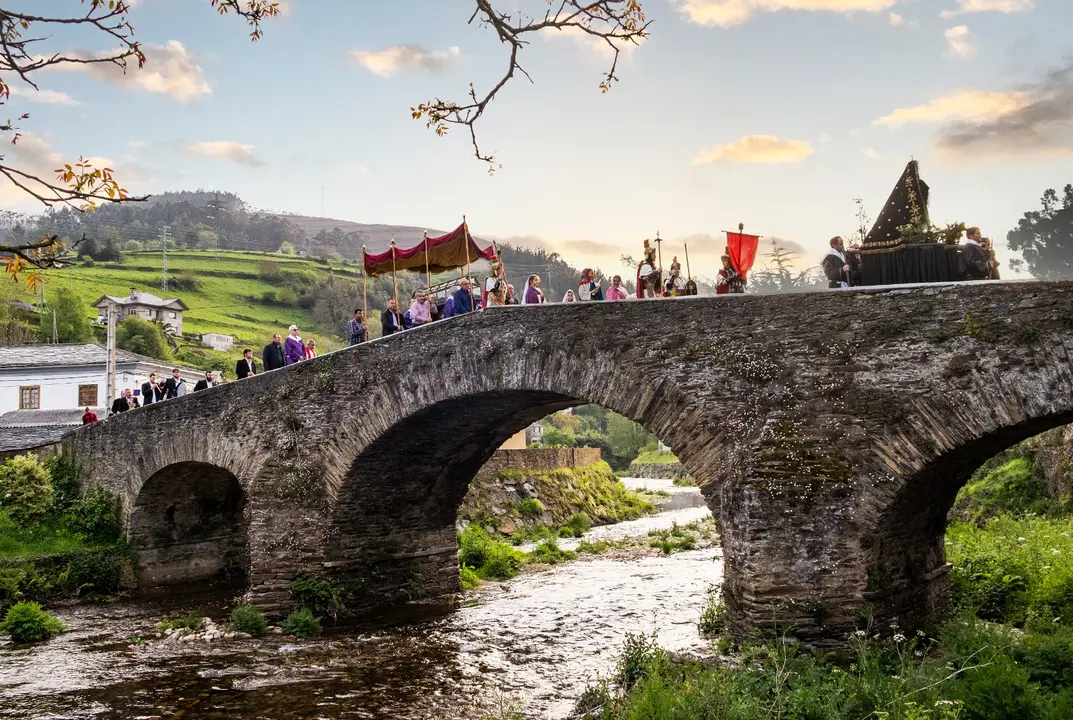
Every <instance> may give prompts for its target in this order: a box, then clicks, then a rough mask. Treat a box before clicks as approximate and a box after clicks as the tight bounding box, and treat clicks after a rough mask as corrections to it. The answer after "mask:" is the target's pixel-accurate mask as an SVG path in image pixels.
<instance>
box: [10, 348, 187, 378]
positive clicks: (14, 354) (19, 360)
mask: <svg viewBox="0 0 1073 720" xmlns="http://www.w3.org/2000/svg"><path fill="white" fill-rule="evenodd" d="M115 354H116V363H121V364H131V363H139V364H148V365H155V366H157V367H165V366H167V367H172V366H174V367H178V368H179V369H180V370H185V371H190V372H197V370H195V369H194V368H189V367H186V366H185V365H177V366H176V365H173V364H172V363H169V362H168V361H167V360H157V359H156V358H151V357H146V356H145V355H138V354H136V353H132V352H127V351H126V350H118V349H117V350H116V353H115ZM107 363H108V351H107V350H106V349H105V348H104V346H103V345H97V344H95V343H57V344H55V345H7V346H0V369H4V368H20V367H55V366H79V365H105V364H107Z"/></svg>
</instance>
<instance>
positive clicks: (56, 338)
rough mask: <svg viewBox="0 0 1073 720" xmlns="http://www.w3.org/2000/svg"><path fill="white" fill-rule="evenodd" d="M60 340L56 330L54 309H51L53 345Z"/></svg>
mask: <svg viewBox="0 0 1073 720" xmlns="http://www.w3.org/2000/svg"><path fill="white" fill-rule="evenodd" d="M59 341H60V334H59V332H57V330H56V309H55V308H53V309H52V344H53V345H55V344H56V343H58V342H59Z"/></svg>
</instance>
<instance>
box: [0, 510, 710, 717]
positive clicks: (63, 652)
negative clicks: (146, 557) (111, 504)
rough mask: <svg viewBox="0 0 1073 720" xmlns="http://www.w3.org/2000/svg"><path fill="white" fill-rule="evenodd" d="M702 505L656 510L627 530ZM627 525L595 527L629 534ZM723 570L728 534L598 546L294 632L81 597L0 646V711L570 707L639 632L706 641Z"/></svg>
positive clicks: (466, 712) (664, 523)
mask: <svg viewBox="0 0 1073 720" xmlns="http://www.w3.org/2000/svg"><path fill="white" fill-rule="evenodd" d="M701 510H702V509H700V508H689V509H686V510H677V511H672V512H666V513H662V514H660V515H658V516H653V517H649V518H645V519H643V520H641V521H638V524H639V525H642V527H636V528H634V532H628V533H626V535H629V534H641V535H643V534H644V533H645V532H646V531H647V530H649V529H654V528H657V527H669V526H670V525H671V524H672V523H673V522H678V523H684V522H690V521H691V520H694V519H699V518H700V517H703V516H704V514H706V513H702V512H701ZM622 525H627V524H626V523H623V524H622ZM622 525H619V526H614V527H607V528H596V529H594V530H593V531H592V535H591V537H593V538H599V537H605V538H606V537H607V536H608V535H607V534H608V533H614V536H615V537H621V536H623V535H621V534H620V533H621V532H622V531H621V527H622ZM721 576H722V562H721V559H720V551H719V549H718V548H711V549H706V550H697V551H690V552H684V553H679V554H675V555H671V556H669V557H644V558H640V559H634V560H612V559H607V558H599V557H596V558H594V559H590V560H579V561H577V562H573V563H569V564H567V565H563V566H559V567H555V568H551V569H548V570H543V571H537V572H530V573H526V574H524V575H522V576H521V577H519V578H516V579H515V580H513V581H511V582H509V583H504V584H498V583H487V584H485V585H484V586H482V588H481V589H479V590H478V591H476V592H472V593H469V594H468V595H467V597H466V599H465V600H464V603H463V606H462V607H460V608H459V609H457V610H455V611H453V612H451V613H450V614H448V615H446V616H440V617H437V618H435V619H430V620H426V621H424V622H419V623H410V624H406V625H400V626H395V627H392V628H388V629H380V630H376V631H368V630H359V629H356V628H346V627H339V628H328V629H327V631H326V633H325V635H324V636H323V637H321V638H319V639H317V640H313V641H303V642H298V643H295V642H286V641H284V640H283V639H282V638H280V637H278V636H272V637H269V638H267V639H261V640H246V641H217V642H214V643H204V642H197V643H176V644H170V645H163V644H160V643H159V641H155V640H150V642H148V643H147V644H137V643H135V642H133V639H134V638H138V637H144V638H151V637H152V634H153V631H154V630H153V628H154V625H155V623H156V622H158V621H159V620H160V619H161V618H162V617H164V616H166V615H167V614H169V613H170V614H175V612H176V611H177V610H180V609H181V610H182V611H183V612H184V613H185V612H189V613H193V614H204V615H208V616H210V617H213V618H214V619H217V620H222V619H224V618H225V617H226V607H225V603H224V602H223V601H220V602H219V603H216V604H214V603H208V604H203V605H200V606H180V607H174V606H168V605H166V604H163V603H162V602H161V601H157V602H152V603H150V602H124V603H117V604H114V605H96V606H82V607H75V608H71V609H68V610H63V611H60V612H59V615H60V616H61V617H62V619H63V620H64V621H66V622H67V623H68V624H69V625H70V627H71V632H69V633H67V634H65V635H62V636H60V637H59V638H57V639H55V640H53V641H52V642H49V643H46V644H42V645H36V646H30V647H18V648H16V647H14V646H12V645H10V644H8V645H0V718H20V719H22V718H26V719H31V718H33V719H40V720H45V719H46V718H47V719H49V720H60V719H61V718H63V719H67V718H71V719H76V718H77V719H79V720H82V719H87V718H100V719H101V720H112V719H115V720H118V719H120V718H122V719H123V720H127V719H134V718H141V719H146V720H147V719H148V718H180V717H181V718H189V719H192V720H216V719H217V718H251V719H253V718H265V719H272V720H275V719H276V718H325V719H326V720H327V719H330V720H335V719H337V718H338V719H341V718H384V719H385V720H386V719H387V718H479V717H480V716H481V715H482V714H483V713H484V712H485V711H487V710H489V709H491V708H492V707H494V705H495V704H497V703H499V702H508V703H509V702H511V701H518V702H519V703H520V705H521V706H522V707H523V708H524V711H525V714H526V716H527V717H534V718H537V717H540V718H544V717H548V718H561V717H564V716H565V715H567V714H568V713H569V711H570V709H571V708H572V706H573V703H574V701H575V700H576V698H577V697H578V695H580V693H581V692H582V690H583V689H584V687H585V685H586V683H587V682H588V681H590V680H592V679H594V678H596V677H597V676H599V675H602V674H607V673H609V672H610V671H611V669H612V666H613V664H614V658H615V656H616V654H617V652H618V649H619V647H620V646H621V644H622V641H623V640H624V638H625V636H626V634H627V633H630V632H634V633H636V632H652V631H655V632H657V633H658V638H659V642H660V644H661V645H663V646H664V647H667V648H668V649H672V650H688V649H690V648H699V647H702V646H703V642H702V641H701V640H700V639H699V638H698V635H697V631H696V621H697V618H698V616H699V614H700V612H701V609H702V606H703V604H704V601H705V596H706V592H707V590H708V588H709V586H710V585H712V584H713V583H717V582H719V581H720V580H721Z"/></svg>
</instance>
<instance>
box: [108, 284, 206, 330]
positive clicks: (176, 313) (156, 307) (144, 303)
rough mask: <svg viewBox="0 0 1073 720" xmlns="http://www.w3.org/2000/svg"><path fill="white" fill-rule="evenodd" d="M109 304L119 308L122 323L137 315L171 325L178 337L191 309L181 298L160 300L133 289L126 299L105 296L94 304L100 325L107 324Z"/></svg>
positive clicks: (119, 318)
mask: <svg viewBox="0 0 1073 720" xmlns="http://www.w3.org/2000/svg"><path fill="white" fill-rule="evenodd" d="M109 302H111V303H115V304H116V305H117V306H118V308H119V317H118V318H117V319H118V320H119V321H120V322H122V320H123V318H124V317H126V316H127V315H137V316H138V317H140V318H142V319H143V320H149V321H150V322H152V321H154V320H159V321H160V322H162V323H164V324H165V325H170V326H171V329H172V330H173V331H174V332H175V334H176V335H182V334H183V311H184V310H189V309H190V308H189V307H187V305H186V303H184V302H183V301H182V300H180V299H179V298H168V299H164V298H159V297H157V296H156V295H153V294H152V293H147V292H138V290H137V289H136V288H131V289H130V295H127V296H126V297H116V296H115V295H104V296H103V297H101V299H100V300H98V301H97V302H95V303H93V307H95V308H97V310H98V316H97V322H98V323H104V322H107V315H106V314H105V310H106V309H107V308H108V303H109Z"/></svg>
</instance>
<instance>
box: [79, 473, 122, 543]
mask: <svg viewBox="0 0 1073 720" xmlns="http://www.w3.org/2000/svg"><path fill="white" fill-rule="evenodd" d="M67 524H68V526H69V527H70V528H71V529H72V530H74V531H75V532H77V533H79V534H81V535H82V536H83V537H85V538H86V539H87V540H92V541H93V542H99V543H106V542H113V541H115V540H118V539H119V535H120V532H121V527H120V524H119V514H118V505H117V503H116V498H115V496H114V495H112V493H110V492H108V491H107V490H105V489H104V488H102V487H99V486H94V487H91V488H89V489H88V490H86V492H85V494H83V495H82V497H81V498H80V499H79V500H78V502H77V503H75V505H74V506H73V507H72V508H71V510H70V512H69V513H68V520H67Z"/></svg>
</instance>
